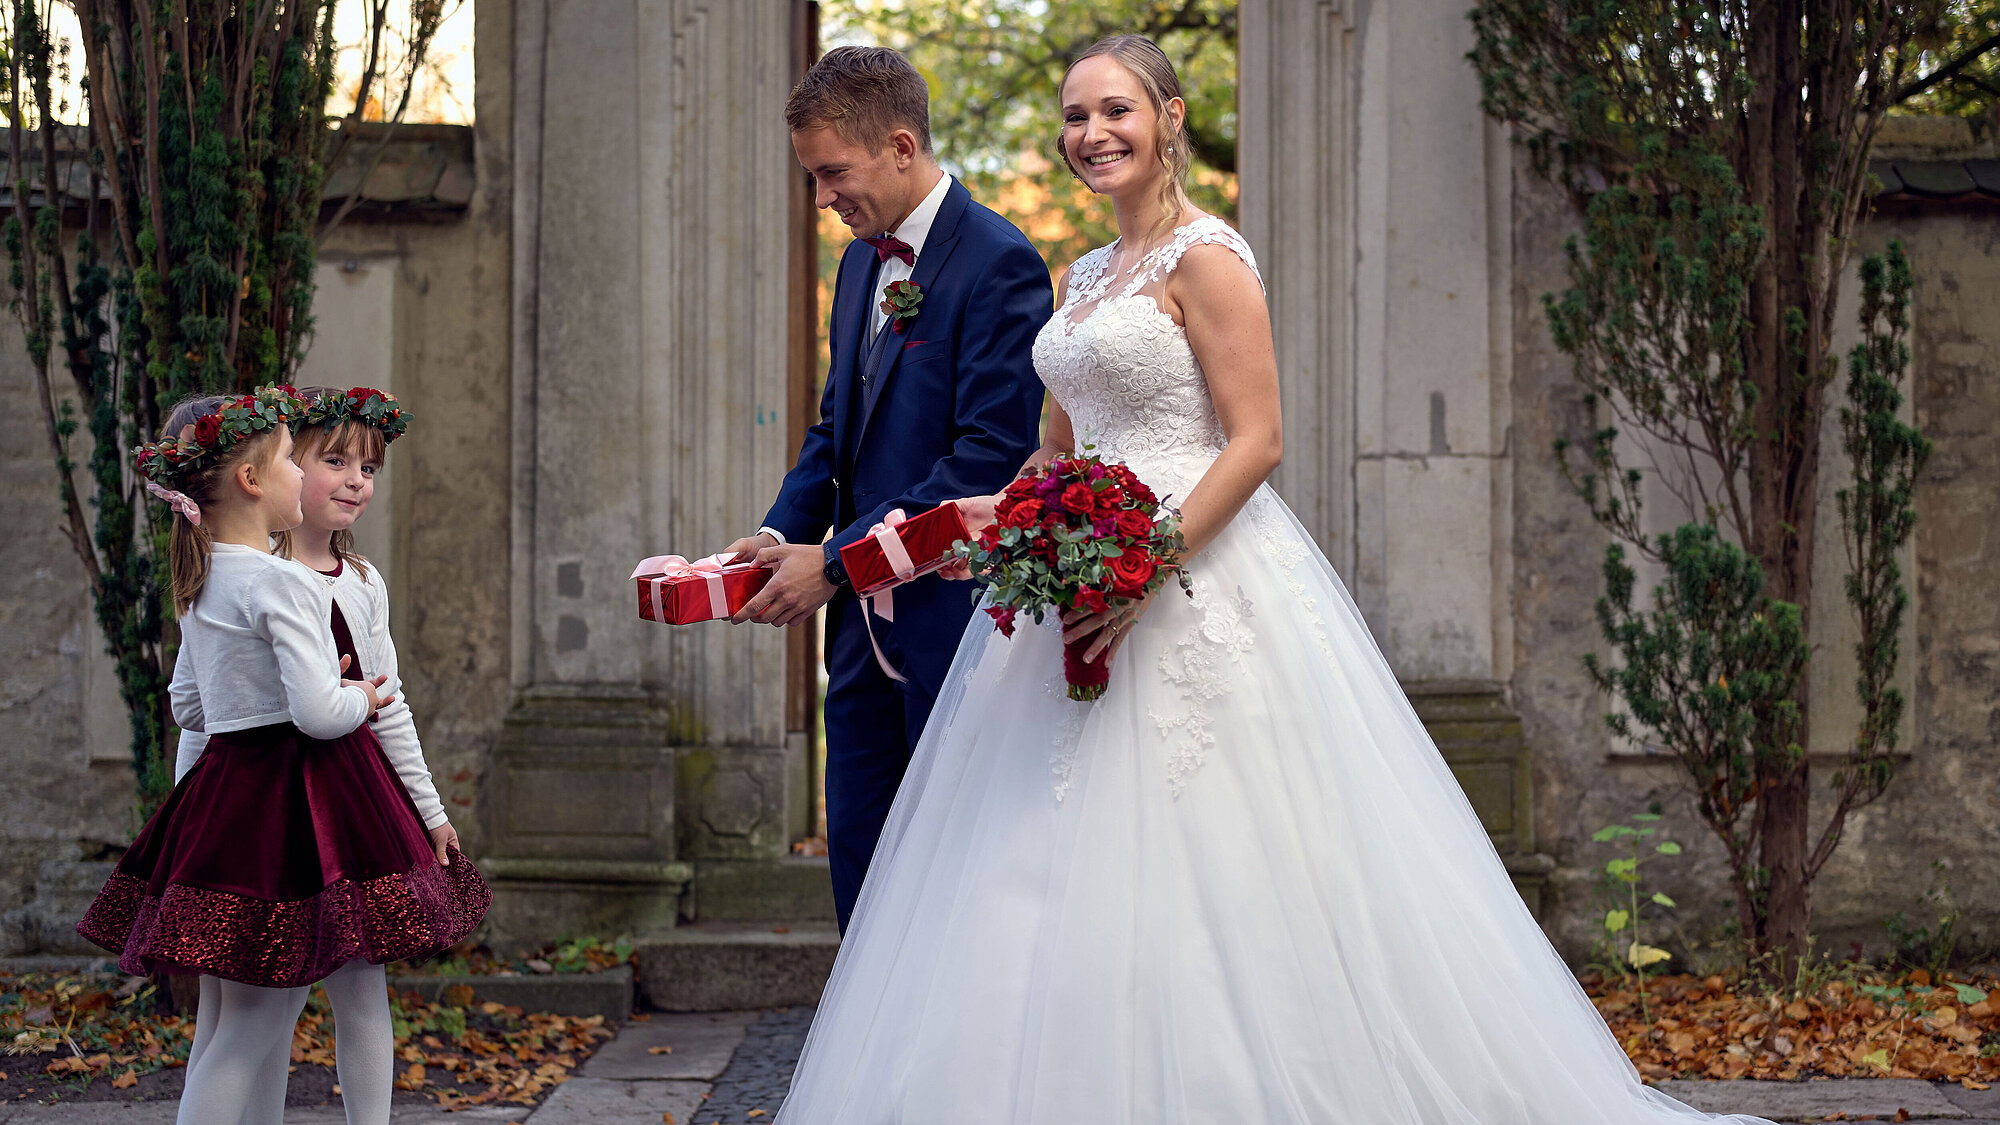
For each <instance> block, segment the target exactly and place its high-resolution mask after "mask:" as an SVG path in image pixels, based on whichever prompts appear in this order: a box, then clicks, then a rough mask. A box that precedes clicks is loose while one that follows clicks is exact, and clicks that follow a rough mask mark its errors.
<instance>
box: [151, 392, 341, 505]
mask: <svg viewBox="0 0 2000 1125" xmlns="http://www.w3.org/2000/svg"><path fill="white" fill-rule="evenodd" d="M305 411H306V400H305V399H303V398H300V397H299V392H298V391H296V390H294V389H293V388H292V387H291V386H289V385H288V384H285V383H272V384H269V385H266V386H262V387H258V388H257V389H256V390H255V391H253V392H251V393H250V394H247V395H239V396H237V397H236V398H233V399H229V400H227V401H225V402H224V403H223V404H222V409H220V410H217V411H216V412H215V413H213V414H204V415H202V416H201V417H199V418H196V419H195V420H194V422H193V423H191V424H189V425H186V426H182V427H181V432H180V433H178V434H174V435H170V436H166V437H162V438H161V439H160V440H158V441H154V442H148V443H146V444H145V445H142V446H140V447H138V448H137V449H134V450H133V451H132V454H133V457H134V458H135V461H136V463H137V465H138V468H139V472H140V474H141V475H143V476H144V477H145V478H146V479H147V480H149V481H152V482H154V483H155V484H162V485H165V484H172V483H174V482H175V481H178V480H180V479H181V478H182V477H183V476H185V475H186V474H188V473H190V472H193V471H195V470H197V469H199V468H201V467H202V466H203V465H204V464H206V463H207V462H208V460H209V458H211V457H214V456H217V455H218V454H221V453H224V452H227V451H228V450H229V449H230V448H231V447H232V446H234V445H235V444H236V443H237V442H239V441H243V440H245V439H248V438H253V437H256V436H258V435H260V434H267V433H270V432H272V431H273V430H275V429H277V428H278V427H279V426H289V425H292V424H293V423H295V422H297V421H298V419H299V418H301V417H303V416H304V415H305Z"/></svg>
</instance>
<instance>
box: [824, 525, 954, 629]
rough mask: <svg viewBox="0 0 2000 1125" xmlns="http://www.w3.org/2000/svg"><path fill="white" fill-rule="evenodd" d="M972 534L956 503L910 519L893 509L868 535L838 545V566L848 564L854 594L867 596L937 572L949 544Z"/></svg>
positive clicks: (947, 557) (946, 558) (946, 556)
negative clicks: (839, 547) (843, 544)
mask: <svg viewBox="0 0 2000 1125" xmlns="http://www.w3.org/2000/svg"><path fill="white" fill-rule="evenodd" d="M970 538H972V533H971V532H970V531H968V530H966V527H965V516H964V515H962V514H960V512H959V510H958V505H957V504H940V505H938V506H937V507H935V508H932V509H931V510H930V511H928V512H924V513H923V514H921V515H917V516H909V517H906V516H904V515H903V510H902V509H901V508H897V509H896V510H895V511H893V512H890V513H889V514H888V515H887V516H885V517H883V520H882V522H881V523H878V524H876V525H875V526H874V528H873V529H871V530H870V531H869V532H868V534H866V535H864V536H862V537H861V538H859V539H856V540H855V541H854V542H852V543H849V544H848V545H847V546H845V547H842V548H841V549H840V565H841V566H843V567H846V568H847V580H848V581H849V582H850V583H852V584H853V586H854V592H855V593H857V594H859V595H860V596H862V597H864V598H865V597H868V596H869V595H871V594H878V593H881V592H882V591H883V590H887V589H890V588H892V587H895V586H900V585H902V584H903V583H905V582H908V581H910V580H911V579H913V578H921V577H923V576H924V575H926V574H930V573H932V572H934V571H936V570H937V569H938V568H939V567H942V566H943V565H944V564H945V563H947V562H949V561H951V548H952V545H953V544H955V543H958V542H960V541H962V540H966V539H970ZM878 612H879V609H878ZM884 616H885V617H886V616H887V615H886V614H884Z"/></svg>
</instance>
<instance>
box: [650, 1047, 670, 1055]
mask: <svg viewBox="0 0 2000 1125" xmlns="http://www.w3.org/2000/svg"><path fill="white" fill-rule="evenodd" d="M646 1053H647V1054H649V1055H671V1054H673V1053H674V1049H673V1048H672V1047H648V1048H646Z"/></svg>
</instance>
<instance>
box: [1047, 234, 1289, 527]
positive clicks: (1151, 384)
mask: <svg viewBox="0 0 2000 1125" xmlns="http://www.w3.org/2000/svg"><path fill="white" fill-rule="evenodd" d="M1204 242H1213V243H1216V244H1218V245H1222V246H1227V247H1229V248H1230V249H1231V250H1233V251H1235V252H1236V253H1237V254H1238V255H1240V256H1241V257H1242V259H1243V261H1244V262H1245V263H1246V264H1248V265H1249V266H1250V269H1251V271H1252V272H1253V273H1254V272H1255V271H1256V269H1257V262H1256V258H1255V257H1254V256H1253V255H1252V254H1251V252H1250V245H1249V244H1248V243H1247V242H1245V241H1243V236H1242V235H1240V234H1237V233H1236V232H1235V231H1234V230H1231V229H1230V227H1229V225H1228V224H1226V223H1224V222H1223V221H1222V220H1221V219H1218V218H1216V217H1215V216H1213V215H1204V216H1202V217H1201V218H1199V219H1196V220H1194V221H1193V222H1191V223H1187V224H1184V225H1183V226H1181V227H1180V228H1178V229H1177V230H1175V231H1174V233H1173V236H1172V237H1171V238H1169V239H1168V240H1167V241H1165V242H1164V243H1162V244H1161V245H1160V246H1158V247H1156V248H1155V249H1153V250H1152V251H1151V252H1150V253H1148V254H1146V255H1145V256H1144V257H1143V258H1141V259H1140V260H1139V261H1138V262H1137V263H1135V264H1133V265H1132V266H1130V267H1128V268H1126V269H1123V270H1120V271H1116V272H1114V271H1113V269H1112V268H1111V267H1112V262H1113V259H1114V257H1115V255H1116V252H1117V249H1118V243H1116V242H1114V243H1112V244H1110V245H1108V246H1100V247H1098V248H1097V249H1095V250H1093V251H1091V252H1090V253H1088V254H1085V255H1084V256H1083V257H1081V258H1079V259H1077V261H1076V264H1075V265H1074V266H1072V267H1070V275H1069V291H1068V293H1067V295H1066V296H1065V297H1064V300H1063V306H1062V308H1061V309H1060V310H1058V311H1057V313H1056V315H1055V316H1053V317H1051V318H1050V319H1049V322H1048V324H1047V325H1045V326H1044V327H1043V328H1042V331H1041V334H1040V335H1039V336H1037V337H1036V338H1035V370H1036V372H1037V373H1038V374H1039V375H1040V376H1041V378H1042V382H1043V383H1044V384H1045V385H1047V387H1048V388H1049V392H1050V393H1051V394H1053V395H1054V396H1055V399H1056V402H1057V403H1059V404H1060V405H1061V406H1062V408H1063V411H1064V412H1065V413H1067V414H1068V415H1069V418H1070V423H1071V426H1072V429H1073V430H1074V432H1075V435H1076V440H1077V443H1078V444H1079V445H1082V444H1083V443H1085V442H1088V443H1090V444H1093V445H1094V446H1096V451H1097V452H1098V453H1100V454H1102V455H1104V456H1105V457H1108V458H1111V459H1113V460H1117V461H1123V462H1125V463H1126V464H1129V465H1131V466H1132V469H1133V471H1135V472H1137V473H1138V474H1139V477H1140V479H1141V480H1144V481H1145V482H1146V483H1147V485H1148V486H1149V487H1151V488H1152V489H1153V491H1155V492H1157V493H1159V494H1160V495H1162V496H1170V497H1171V498H1172V500H1173V501H1179V500H1184V499H1186V498H1187V494H1188V492H1189V491H1190V490H1191V489H1193V488H1194V485H1195V482H1197V481H1199V480H1200V479H1201V475H1202V473H1203V472H1205V471H1207V469H1208V466H1209V464H1210V463H1211V462H1213V461H1214V460H1215V458H1216V455H1217V454H1219V453H1221V452H1222V446H1223V443H1224V440H1225V439H1224V435H1223V432H1222V423H1221V422H1220V421H1218V420H1217V418H1216V415H1215V404H1214V402H1213V401H1212V400H1211V399H1210V398H1209V393H1208V380H1207V378H1206V377H1205V376H1204V375H1203V374H1202V370H1201V365H1200V364H1199V363H1197V362H1196V361H1195V356H1194V351H1193V349H1192V348H1190V347H1189V346H1188V339H1187V331H1186V330H1185V329H1183V328H1182V327H1181V326H1180V325H1178V324H1175V323H1174V321H1173V318H1172V317H1170V316H1168V315H1167V313H1166V312H1165V310H1164V309H1162V308H1161V306H1160V302H1159V295H1160V293H1161V292H1163V291H1164V289H1165V286H1166V280H1167V278H1168V277H1170V276H1171V275H1172V274H1173V271H1174V270H1175V268H1176V267H1178V266H1179V265H1180V261H1181V258H1182V256H1184V255H1185V254H1186V253H1187V252H1188V251H1189V250H1190V249H1192V248H1193V247H1195V246H1198V245H1200V244H1202V243H1204ZM1260 280H1261V279H1260Z"/></svg>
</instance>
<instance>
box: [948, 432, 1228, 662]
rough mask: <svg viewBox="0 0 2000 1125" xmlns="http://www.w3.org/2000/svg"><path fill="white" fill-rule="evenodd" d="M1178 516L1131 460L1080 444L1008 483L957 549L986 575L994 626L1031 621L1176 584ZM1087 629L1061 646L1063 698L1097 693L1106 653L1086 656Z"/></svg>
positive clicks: (1091, 639)
mask: <svg viewBox="0 0 2000 1125" xmlns="http://www.w3.org/2000/svg"><path fill="white" fill-rule="evenodd" d="M1185 549H1186V543H1185V541H1183V540H1182V538H1181V532H1180V516H1179V513H1177V512H1175V511H1174V510H1173V509H1172V508H1169V507H1167V506H1166V505H1165V504H1163V503H1161V502H1160V500H1159V499H1158V498H1156V497H1155V496H1154V495H1153V491H1152V489H1149V488H1147V487H1146V485H1145V483H1144V482H1143V481H1141V480H1140V479H1139V478H1138V477H1137V476H1136V475H1134V473H1133V472H1132V470H1131V469H1129V468H1126V467H1125V466H1124V465H1120V464H1117V463H1116V462H1107V461H1105V460H1104V459H1103V458H1101V457H1098V456H1096V455H1094V454H1090V453H1088V452H1086V453H1083V454H1080V455H1072V456H1067V457H1057V458H1055V459H1053V460H1051V461H1049V463H1048V464H1046V465H1043V466H1041V467H1040V468H1038V469H1036V470H1035V471H1033V472H1032V473H1029V474H1027V475H1025V476H1022V477H1021V478H1019V479H1018V480H1016V481H1014V483H1012V484H1010V485H1008V486H1007V490H1006V493H1005V494H1004V495H1003V496H1002V497H1001V500H1000V503H999V504H998V506H997V507H996V509H995V512H994V521H993V523H992V525H991V526H989V527H987V528H986V530H984V531H982V532H980V533H979V538H978V539H977V540H976V541H974V542H970V543H960V544H959V545H958V548H957V553H958V555H959V557H960V558H963V559H965V560H966V561H967V562H968V563H970V564H971V567H972V571H973V573H975V574H977V575H979V576H980V577H981V578H982V580H983V581H984V582H985V584H986V588H987V590H988V592H989V594H990V596H991V599H992V604H991V605H989V606H988V607H987V609H986V612H987V613H989V614H992V615H993V621H994V623H995V625H996V626H997V627H998V628H999V629H1000V631H1001V632H1002V633H1005V634H1007V635H1008V636H1010V637H1011V636H1013V635H1014V621H1015V618H1016V617H1017V616H1018V615H1020V614H1022V613H1028V614H1032V615H1033V616H1034V619H1035V620H1036V621H1041V620H1043V618H1044V615H1045V614H1047V613H1050V612H1052V611H1053V612H1054V613H1056V614H1057V615H1060V614H1061V613H1063V612H1065V611H1068V610H1072V609H1080V610H1084V611H1085V612H1088V613H1104V612H1106V611H1108V610H1111V609H1114V608H1117V607H1119V606H1123V605H1126V604H1129V603H1131V602H1133V601H1136V600H1138V599H1140V598H1143V597H1145V596H1146V595H1148V594H1151V593H1152V592H1153V591H1155V590H1158V589H1159V588H1160V587H1161V586H1163V585H1165V583H1166V581H1167V579H1168V578H1169V577H1172V578H1174V579H1175V580H1176V581H1178V582H1179V583H1180V585H1181V589H1182V590H1183V591H1184V592H1185V591H1187V590H1188V589H1189V586H1188V580H1187V575H1186V574H1185V573H1183V572H1182V571H1181V568H1180V557H1181V554H1182V552H1183V551H1184V550H1185ZM1096 640H1097V637H1096V634H1091V635H1089V636H1086V637H1081V638H1079V639H1077V640H1075V641H1072V642H1070V643H1069V644H1067V645H1065V646H1064V647H1063V675H1064V678H1065V679H1066V680H1067V681H1068V683H1069V697H1070V698H1071V699H1079V700H1089V699H1096V698H1098V697H1100V696H1102V695H1103V694H1104V686H1105V683H1106V682H1107V681H1108V680H1109V679H1110V676H1111V661H1110V658H1109V657H1108V655H1100V656H1099V657H1098V659H1097V660H1095V661H1091V662H1086V661H1085V660H1084V659H1083V655H1084V653H1085V652H1086V651H1087V650H1088V649H1089V648H1090V646H1091V645H1092V644H1093V643H1095V642H1096Z"/></svg>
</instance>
